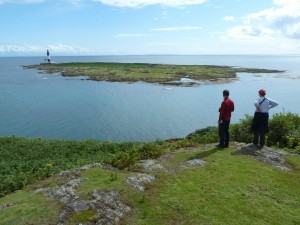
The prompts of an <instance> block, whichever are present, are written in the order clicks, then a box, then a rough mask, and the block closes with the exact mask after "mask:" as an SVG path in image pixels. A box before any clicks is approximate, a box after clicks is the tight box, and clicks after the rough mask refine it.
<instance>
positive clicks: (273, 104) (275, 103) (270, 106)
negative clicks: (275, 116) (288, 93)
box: [268, 99, 278, 109]
mask: <svg viewBox="0 0 300 225" xmlns="http://www.w3.org/2000/svg"><path fill="white" fill-rule="evenodd" d="M268 100H269V102H270V105H269V109H271V108H274V107H276V106H278V102H275V101H273V100H271V99H268Z"/></svg>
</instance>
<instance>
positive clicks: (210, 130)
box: [186, 126, 219, 144]
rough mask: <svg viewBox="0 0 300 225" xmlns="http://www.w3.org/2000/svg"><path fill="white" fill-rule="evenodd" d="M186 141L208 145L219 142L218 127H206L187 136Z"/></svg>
mask: <svg viewBox="0 0 300 225" xmlns="http://www.w3.org/2000/svg"><path fill="white" fill-rule="evenodd" d="M186 139H188V140H190V141H193V142H196V143H201V144H209V143H214V142H218V141H219V130H218V127H213V126H210V127H206V128H203V129H199V130H196V131H195V132H194V133H191V134H189V135H188V136H187V137H186Z"/></svg>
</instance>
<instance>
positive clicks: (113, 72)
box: [24, 62, 283, 85]
mask: <svg viewBox="0 0 300 225" xmlns="http://www.w3.org/2000/svg"><path fill="white" fill-rule="evenodd" d="M24 68H37V69H39V70H43V71H46V72H47V73H57V72H58V73H61V74H62V75H63V76H88V77H89V79H91V80H95V81H119V82H137V81H144V82H149V83H159V84H167V85H182V83H180V82H176V83H174V81H180V79H181V78H190V79H193V80H206V81H220V80H224V79H225V80H230V79H233V78H236V73H238V72H248V73H279V72H283V71H278V70H266V69H255V68H234V67H227V66H207V65H166V64H145V63H102V62H89V63H81V62H76V63H58V64H40V65H32V66H24ZM193 84H194V83H193V82H191V84H190V85H193Z"/></svg>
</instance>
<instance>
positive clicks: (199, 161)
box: [185, 159, 205, 166]
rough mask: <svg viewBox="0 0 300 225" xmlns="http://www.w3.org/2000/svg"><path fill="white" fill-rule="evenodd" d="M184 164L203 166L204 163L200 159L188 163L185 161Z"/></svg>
mask: <svg viewBox="0 0 300 225" xmlns="http://www.w3.org/2000/svg"><path fill="white" fill-rule="evenodd" d="M185 162H186V164H188V165H189V166H203V165H204V164H205V161H204V160H202V159H192V160H188V161H185Z"/></svg>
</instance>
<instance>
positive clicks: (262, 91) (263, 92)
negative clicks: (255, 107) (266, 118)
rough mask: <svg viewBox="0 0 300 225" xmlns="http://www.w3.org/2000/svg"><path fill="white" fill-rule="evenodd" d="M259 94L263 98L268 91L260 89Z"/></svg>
mask: <svg viewBox="0 0 300 225" xmlns="http://www.w3.org/2000/svg"><path fill="white" fill-rule="evenodd" d="M258 94H259V96H261V97H263V96H265V95H266V90H264V89H260V90H259V91H258Z"/></svg>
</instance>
